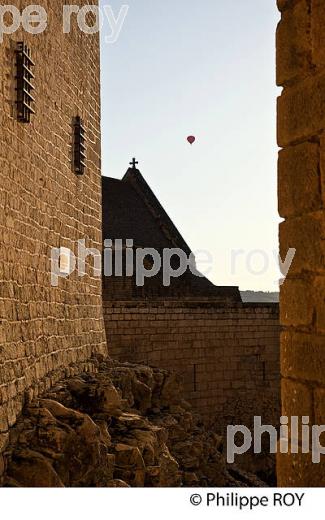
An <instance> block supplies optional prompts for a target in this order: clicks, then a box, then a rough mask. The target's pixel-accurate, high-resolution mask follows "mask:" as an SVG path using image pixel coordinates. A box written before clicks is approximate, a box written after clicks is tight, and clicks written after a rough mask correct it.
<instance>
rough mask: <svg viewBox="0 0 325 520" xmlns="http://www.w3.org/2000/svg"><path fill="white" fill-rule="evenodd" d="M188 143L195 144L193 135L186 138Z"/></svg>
mask: <svg viewBox="0 0 325 520" xmlns="http://www.w3.org/2000/svg"><path fill="white" fill-rule="evenodd" d="M187 140H188V142H189V143H190V145H192V144H193V143H195V137H194V135H189V136H188V138H187Z"/></svg>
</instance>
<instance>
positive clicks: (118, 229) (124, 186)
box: [102, 168, 241, 301]
mask: <svg viewBox="0 0 325 520" xmlns="http://www.w3.org/2000/svg"><path fill="white" fill-rule="evenodd" d="M102 207H103V239H108V238H110V239H112V240H114V239H118V238H119V239H123V240H126V239H133V241H134V246H135V247H151V248H155V249H157V250H158V251H161V250H162V249H163V248H174V247H177V248H180V249H182V250H183V251H185V252H186V254H187V255H189V254H190V253H191V249H190V247H189V246H188V244H187V243H186V242H185V240H184V238H183V237H182V235H181V234H180V232H179V231H178V229H177V228H176V226H175V225H174V223H173V222H172V220H171V219H170V217H169V216H168V214H167V213H166V211H165V210H164V208H163V207H162V206H161V204H160V202H159V201H158V199H157V197H156V196H155V194H154V193H153V191H152V190H151V188H150V187H149V185H148V184H147V182H146V181H145V179H144V178H143V176H142V175H141V173H140V171H139V170H138V169H136V168H129V169H128V171H127V172H126V174H125V175H124V177H123V178H122V179H121V180H119V179H114V178H110V177H102ZM146 282H147V283H148V285H149V284H150V285H151V294H152V286H153V284H155V285H156V287H157V288H158V283H160V285H161V282H157V280H156V282H153V279H149V280H146ZM173 284H174V287H175V288H177V294H178V295H180V294H181V293H182V292H183V293H184V295H187V296H189V295H192V296H212V297H224V298H225V299H228V298H230V299H231V300H234V301H241V297H240V293H239V290H238V287H220V286H215V285H214V284H213V283H212V282H210V280H208V279H207V278H205V277H197V276H194V275H193V274H192V273H191V272H190V271H187V273H186V274H185V275H183V276H182V277H180V279H178V280H177V279H174V280H173ZM182 288H183V289H182ZM175 290H176V289H175ZM172 291H173V289H171V288H163V287H160V288H159V293H160V296H162V295H166V297H167V296H168V295H169V293H170V295H171V293H172Z"/></svg>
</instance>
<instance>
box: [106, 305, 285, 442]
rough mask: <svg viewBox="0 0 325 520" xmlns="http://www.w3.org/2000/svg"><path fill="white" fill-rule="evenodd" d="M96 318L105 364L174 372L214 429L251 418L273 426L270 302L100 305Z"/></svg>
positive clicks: (275, 362)
mask: <svg viewBox="0 0 325 520" xmlns="http://www.w3.org/2000/svg"><path fill="white" fill-rule="evenodd" d="M104 318H105V324H106V331H107V341H108V344H109V350H110V354H111V356H112V357H113V358H116V359H119V360H121V361H130V362H136V363H144V364H149V365H152V366H157V367H161V368H166V369H170V370H176V371H177V372H178V373H180V374H181V375H182V378H183V381H184V390H185V398H186V399H187V400H188V401H189V402H190V403H191V404H192V405H193V406H194V407H195V408H196V409H197V410H198V411H199V412H200V413H201V414H202V415H203V416H205V418H206V419H208V420H209V421H215V422H216V427H217V429H218V431H220V432H223V431H224V428H225V426H226V425H227V424H247V425H251V424H252V421H253V417H254V415H261V416H262V418H263V420H264V421H266V423H267V424H270V423H271V424H278V422H279V416H280V415H279V405H280V389H279V387H280V381H279V372H280V370H279V316H278V305H277V304H232V305H231V304H229V305H225V304H221V303H220V302H213V301H211V300H209V299H206V300H201V301H198V300H196V299H194V298H192V299H191V298H188V299H183V300H182V299H179V300H177V301H168V300H165V301H164V300H159V299H157V300H150V301H139V300H133V301H114V302H113V301H105V302H104ZM234 421H235V422H234Z"/></svg>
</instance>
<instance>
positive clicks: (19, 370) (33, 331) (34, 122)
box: [0, 0, 106, 451]
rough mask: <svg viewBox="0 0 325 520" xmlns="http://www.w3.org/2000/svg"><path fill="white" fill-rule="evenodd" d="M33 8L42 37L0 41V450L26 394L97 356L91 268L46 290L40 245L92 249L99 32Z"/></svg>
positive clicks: (101, 336)
mask: <svg viewBox="0 0 325 520" xmlns="http://www.w3.org/2000/svg"><path fill="white" fill-rule="evenodd" d="M83 3H86V2H79V4H80V5H81V6H82V4H83ZM89 3H93V4H94V5H96V2H91V1H90V2H89V0H87V4H89ZM14 4H16V5H17V8H20V9H23V8H24V7H26V6H27V5H28V3H27V2H25V1H22V2H18V1H16V2H14ZM40 4H41V5H42V6H43V7H44V8H45V9H46V11H47V15H48V26H47V28H46V30H45V31H44V32H42V33H40V34H38V35H33V34H29V33H28V32H26V31H25V30H24V29H23V28H20V29H19V30H17V31H16V32H14V33H13V34H11V35H4V39H3V42H2V43H1V44H0V63H1V80H0V81H1V83H0V86H1V88H0V105H1V111H0V151H1V152H0V240H1V253H0V283H1V286H0V323H1V330H0V345H1V346H0V451H1V449H2V448H3V445H4V443H5V442H6V431H7V430H8V426H11V425H12V424H13V423H14V422H15V420H16V417H17V414H18V413H19V412H20V410H21V408H22V405H23V402H24V399H25V397H26V392H27V393H29V394H30V396H35V395H37V393H38V392H40V391H42V390H43V389H45V388H48V387H49V386H51V385H52V384H53V383H54V382H55V381H56V380H57V379H58V378H61V377H63V376H65V375H68V374H72V373H75V372H78V371H79V370H81V368H83V369H90V368H91V363H90V362H89V360H90V358H91V356H92V354H93V353H94V352H95V351H97V352H102V353H104V352H105V351H106V341H105V333H104V327H103V320H102V305H101V281H100V278H99V277H95V276H94V274H93V269H92V266H91V265H87V273H86V275H85V276H83V277H80V276H78V275H77V273H73V274H71V275H70V276H69V277H66V278H61V279H60V280H59V283H58V286H57V287H53V286H52V285H51V248H53V247H55V248H59V247H66V248H69V249H71V250H72V251H74V252H75V253H76V241H77V240H78V239H85V240H86V246H87V247H89V248H91V247H92V248H98V249H100V247H101V173H100V95H99V90H100V81H99V36H98V34H92V35H87V34H84V33H82V32H81V31H80V29H79V27H78V26H77V24H76V19H75V18H74V19H72V22H71V31H70V33H68V34H64V33H63V17H62V9H63V2H62V1H61V0H48V1H43V2H40ZM74 16H75V15H74ZM18 42H22V43H23V45H19V43H18ZM24 71H25V72H24ZM21 82H25V84H24V88H25V90H26V91H27V94H25V97H24V98H21V97H20V96H21V94H22V84H21ZM31 96H33V98H34V101H33V100H32V98H31ZM22 101H24V105H23V104H22ZM30 109H31V110H30ZM33 112H35V114H33ZM79 118H80V119H79ZM83 130H84V132H85V140H84V139H83V136H82V132H83ZM83 145H84V146H85V154H86V158H85V159H84V158H83V155H84V150H83ZM78 161H79V162H78ZM83 162H85V165H83ZM81 173H83V174H82V175H81ZM90 263H91V262H90V261H89V264H90Z"/></svg>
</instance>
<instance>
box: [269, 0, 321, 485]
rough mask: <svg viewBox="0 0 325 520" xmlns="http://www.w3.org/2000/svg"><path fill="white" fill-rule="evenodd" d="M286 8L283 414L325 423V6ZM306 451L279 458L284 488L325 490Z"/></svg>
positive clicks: (281, 55) (288, 0)
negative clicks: (288, 260) (288, 262)
mask: <svg viewBox="0 0 325 520" xmlns="http://www.w3.org/2000/svg"><path fill="white" fill-rule="evenodd" d="M278 7H279V9H280V10H281V22H280V23H279V26H278V30H277V83H278V85H280V86H283V92H282V95H281V96H280V98H279V100H278V144H279V146H280V147H281V148H282V150H281V151H280V155H279V212H280V215H281V217H283V218H284V222H283V223H282V224H281V225H280V246H281V257H282V258H285V257H286V254H287V251H288V249H289V248H295V249H296V250H297V251H296V256H295V259H294V261H293V264H292V266H291V269H290V271H289V276H288V277H287V279H286V282H285V283H284V285H283V287H282V290H281V298H280V300H281V303H280V309H281V310H280V314H281V323H282V325H283V332H282V339H281V371H282V377H283V379H282V413H283V415H286V416H289V418H290V416H296V415H297V416H299V417H300V418H301V417H302V416H308V417H309V418H310V423H311V424H325V215H324V204H325V134H324V129H325V31H324V27H325V2H324V0H298V1H297V0H278ZM321 440H322V444H323V445H324V442H323V441H324V439H321ZM300 441H301V439H300ZM299 451H300V454H295V455H292V454H291V455H281V456H279V457H278V483H279V485H281V486H300V485H303V486H320V485H322V486H324V485H325V462H324V456H323V458H322V459H321V463H320V464H313V463H312V461H311V455H310V454H304V455H303V454H301V447H300V450H299Z"/></svg>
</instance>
